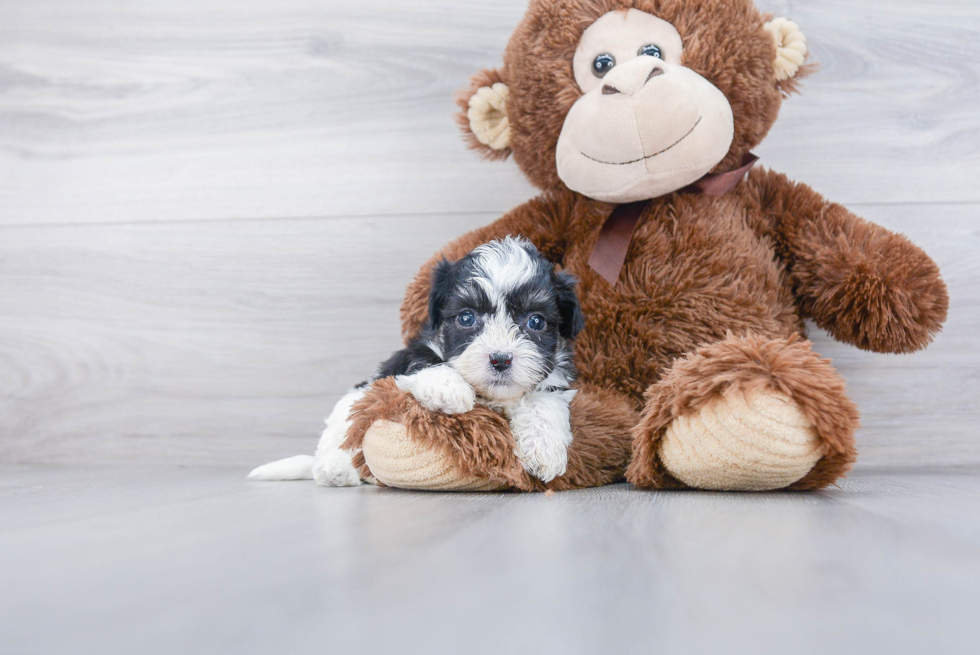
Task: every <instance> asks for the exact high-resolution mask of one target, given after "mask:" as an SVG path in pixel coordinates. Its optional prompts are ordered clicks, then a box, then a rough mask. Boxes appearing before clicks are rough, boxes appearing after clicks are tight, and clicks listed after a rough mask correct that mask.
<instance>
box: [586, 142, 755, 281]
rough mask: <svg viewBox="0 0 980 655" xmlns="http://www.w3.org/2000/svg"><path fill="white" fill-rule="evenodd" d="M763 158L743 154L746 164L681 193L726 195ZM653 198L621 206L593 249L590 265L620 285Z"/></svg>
mask: <svg viewBox="0 0 980 655" xmlns="http://www.w3.org/2000/svg"><path fill="white" fill-rule="evenodd" d="M757 161H759V158H758V157H756V156H755V155H753V154H752V153H749V154H747V155H745V157H743V158H742V165H741V166H740V167H739V168H736V169H735V170H733V171H727V172H725V173H716V174H714V175H705V176H704V177H702V178H701V179H700V180H698V181H697V182H695V183H694V184H691V185H689V186H686V187H684V188H683V189H681V190H680V193H703V194H704V195H706V196H712V197H718V196H723V195H725V194H726V193H728V192H729V191H731V190H732V189H734V188H735V187H737V186H738V184H739V182H741V181H742V180H743V179H744V178H745V175H746V173H748V172H749V171H750V170H751V169H752V167H753V166H755V163H756V162H757ZM649 204H650V201H649V200H640V201H638V202H630V203H626V204H623V205H619V206H617V207H616V208H615V209H614V210H613V211H612V213H611V214H609V218H607V219H606V222H605V223H604V224H603V226H602V231H600V232H599V240H598V241H596V244H595V247H594V248H593V249H592V256H591V257H589V266H590V267H591V268H592V269H593V270H594V271H595V272H596V273H598V274H599V275H601V276H602V278H603V279H604V280H605V281H606V282H608V283H609V284H611V285H612V286H616V281H617V280H619V274H620V273H621V272H622V270H623V264H624V263H625V262H626V253H627V252H628V251H629V248H630V242H631V241H632V240H633V231H634V230H635V229H636V224H637V223H638V222H639V221H640V217H641V216H642V215H643V210H645V209H646V208H647V205H649Z"/></svg>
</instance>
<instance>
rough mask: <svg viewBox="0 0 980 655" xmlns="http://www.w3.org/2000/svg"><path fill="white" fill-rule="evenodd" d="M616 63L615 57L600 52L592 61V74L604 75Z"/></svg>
mask: <svg viewBox="0 0 980 655" xmlns="http://www.w3.org/2000/svg"><path fill="white" fill-rule="evenodd" d="M615 65H616V58H615V57H613V56H612V55H610V54H609V53H605V52H604V53H602V54H601V55H599V56H598V57H596V58H595V60H594V61H593V62H592V74H593V75H595V76H596V77H605V75H606V73H608V72H609V71H611V70H612V69H613V66H615Z"/></svg>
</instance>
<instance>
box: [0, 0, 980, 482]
mask: <svg viewBox="0 0 980 655" xmlns="http://www.w3.org/2000/svg"><path fill="white" fill-rule="evenodd" d="M763 5H764V6H765V7H767V8H769V9H771V10H772V11H774V12H778V13H780V14H783V15H787V16H789V17H791V18H793V19H794V20H796V21H798V22H799V23H800V24H801V25H803V27H804V29H805V31H806V33H807V35H808V37H809V42H810V45H811V47H812V50H813V53H814V55H815V59H816V60H817V61H819V62H820V64H821V68H822V70H821V72H820V73H819V74H818V75H815V76H814V77H813V78H811V79H810V80H808V81H807V82H806V86H805V93H804V95H802V96H800V97H796V98H794V99H792V100H791V101H789V102H787V104H786V105H785V106H784V112H783V117H782V118H781V120H780V122H779V123H778V124H777V126H776V128H775V129H774V130H773V133H772V134H771V135H770V137H769V139H768V140H767V142H766V144H764V146H763V147H762V148H761V149H760V154H761V155H763V161H764V163H765V164H766V165H769V166H772V167H774V168H777V169H780V170H783V171H785V172H787V173H789V174H791V175H792V176H794V177H796V178H797V179H800V180H803V181H806V182H809V183H811V184H812V185H813V186H815V187H816V188H817V189H818V190H820V191H823V192H826V193H827V194H828V196H830V197H831V198H834V199H836V200H841V201H845V202H848V203H850V206H851V207H852V208H853V209H855V211H857V212H858V213H863V214H865V215H866V216H867V217H868V218H870V219H872V220H875V221H878V222H880V223H882V224H883V225H885V226H887V227H891V228H893V229H898V230H900V231H903V232H905V233H907V234H908V235H909V236H910V237H912V239H913V240H915V241H916V242H918V243H920V244H921V245H923V246H924V247H925V248H926V249H927V250H928V251H929V252H930V253H931V254H932V255H933V256H935V258H936V259H937V260H938V261H939V263H940V265H941V266H942V268H943V271H944V274H945V276H946V279H947V281H948V282H949V284H950V287H951V291H952V303H953V305H952V309H951V313H950V320H949V323H948V326H947V329H946V331H945V332H944V333H943V334H942V335H941V336H940V338H939V339H938V340H937V342H936V344H934V345H933V346H932V347H931V348H930V349H929V350H928V351H926V352H925V353H920V354H916V355H912V356H880V355H870V354H867V353H861V352H859V351H856V350H854V349H852V348H849V347H846V346H842V345H840V344H836V343H833V342H831V341H829V340H828V339H827V338H826V337H825V336H823V335H821V334H820V333H819V332H816V333H815V339H816V341H817V346H818V349H819V350H820V351H822V352H823V353H824V354H825V355H828V356H831V357H833V358H834V359H835V362H836V365H837V366H838V367H839V368H840V370H841V371H842V373H843V374H844V375H845V377H846V378H847V379H848V381H849V383H850V388H851V392H852V393H853V395H854V397H855V399H856V400H857V402H858V404H859V405H860V406H861V408H862V410H863V413H864V428H863V429H862V431H861V433H860V435H859V439H860V448H861V452H862V459H861V461H860V464H859V465H860V466H885V465H894V464H915V463H920V462H924V463H933V464H947V463H955V462H978V461H980V445H978V439H977V437H976V425H977V423H978V420H980V407H978V403H977V401H976V400H975V399H976V397H977V395H978V379H977V378H978V375H977V370H980V354H978V349H977V347H976V344H975V339H976V334H978V333H980V271H978V263H977V258H976V255H975V253H976V252H977V247H978V245H980V243H978V241H980V232H978V229H980V228H978V220H977V215H978V212H980V205H978V204H976V203H977V202H978V201H980V195H978V194H980V191H978V188H980V186H978V185H977V184H976V183H975V180H974V178H975V172H976V168H977V166H976V164H977V156H978V146H980V129H978V127H980V112H977V111H976V107H977V106H980V84H978V82H977V80H978V79H980V74H978V73H980V68H978V66H980V63H978V62H980V40H977V39H976V38H974V35H975V33H976V31H977V28H978V27H980V6H978V5H977V4H976V3H975V2H972V1H970V0H956V1H948V0H947V1H944V2H940V3H938V4H937V3H932V4H925V3H921V2H917V1H913V0H896V1H890V2H887V3H886V2H885V1H884V0H866V1H864V2H850V1H846V0H813V1H809V2H805V3H804V2H776V1H772V2H770V1H768V0H767V1H766V2H765V3H763ZM523 9H524V0H506V1H502V2H495V3H475V2H474V3H460V2H456V1H452V2H451V1H450V0H420V1H418V2H400V1H399V2H396V1H395V0H383V1H380V2H374V3H351V2H339V1H335V0H317V1H312V0H307V1H301V0H277V1H276V2H272V0H195V1H194V2H191V1H190V0H174V1H173V2H168V3H156V2H146V1H136V0H134V1H132V2H123V3H121V2H116V1H113V0H92V1H91V2H85V3H73V2H67V1H66V0H32V1H31V2H19V1H16V0H0V461H6V462H64V463H77V464H85V463H94V462H100V461H107V460H108V461H125V460H128V459H130V458H137V457H138V458H142V459H151V458H156V459H163V460H166V461H170V462H217V461H223V462H235V463H237V464H238V465H241V466H248V465H250V464H255V463H259V462H262V461H265V460H266V459H268V458H270V457H274V456H279V455H290V454H294V453H296V452H306V451H308V450H309V449H310V448H311V445H312V442H313V439H314V438H315V435H316V433H317V431H318V427H319V425H320V421H321V419H322V416H323V415H324V413H325V412H326V410H327V409H328V408H329V406H330V404H331V403H332V402H333V401H334V400H335V399H336V398H337V397H338V396H339V395H340V394H341V393H342V392H343V390H345V389H346V388H347V386H348V385H350V384H352V383H354V382H357V381H359V380H360V379H363V378H364V377H365V376H366V375H367V374H368V373H369V372H370V371H371V369H372V368H373V366H374V365H375V364H376V363H377V362H378V361H379V360H380V359H381V358H382V357H383V356H385V355H387V354H388V353H389V352H390V351H391V350H392V349H393V348H395V347H396V346H397V344H398V330H397V306H398V304H399V301H400V299H401V295H402V290H403V288H404V285H405V283H406V282H407V280H408V279H409V278H410V276H411V275H412V274H413V273H414V272H415V270H416V269H417V266H418V265H419V264H420V262H422V261H424V260H425V259H426V258H427V257H428V256H429V255H430V254H431V253H432V252H433V251H434V250H435V249H436V248H437V247H439V246H440V245H441V244H443V243H445V242H446V241H448V240H449V239H451V238H453V237H455V236H457V235H458V234H460V233H462V232H465V231H466V230H469V229H471V228H473V227H476V226H479V225H482V224H485V223H487V222H489V221H491V220H493V219H495V218H496V217H497V216H499V214H500V213H501V212H502V211H504V210H506V209H508V208H510V207H511V206H513V205H515V204H517V203H519V202H521V201H523V200H524V199H526V198H527V197H528V196H530V195H531V194H532V192H533V190H532V189H531V188H530V187H529V185H528V184H527V183H526V182H524V181H523V180H522V178H521V177H520V175H519V173H518V172H517V169H516V167H515V166H514V165H513V163H512V162H511V163H503V164H492V163H486V162H481V161H479V160H478V159H477V158H476V157H475V156H474V155H473V154H472V153H470V152H467V151H466V149H465V148H464V147H463V145H462V142H461V140H460V138H459V135H458V132H457V130H456V127H455V125H454V124H453V122H452V118H451V113H452V111H453V107H452V103H451V101H450V99H451V95H452V92H453V91H454V90H455V89H457V88H459V87H461V86H463V85H464V84H465V82H466V79H467V78H468V76H469V75H470V74H472V73H473V72H475V71H476V70H478V69H479V68H480V67H483V66H492V65H495V64H496V63H497V62H498V61H499V58H500V54H501V51H502V49H503V46H504V44H505V43H506V40H507V37H508V35H509V33H510V31H511V30H512V29H513V26H514V25H515V24H516V23H517V21H518V20H519V19H520V16H521V14H522V12H523ZM246 219H247V220H246Z"/></svg>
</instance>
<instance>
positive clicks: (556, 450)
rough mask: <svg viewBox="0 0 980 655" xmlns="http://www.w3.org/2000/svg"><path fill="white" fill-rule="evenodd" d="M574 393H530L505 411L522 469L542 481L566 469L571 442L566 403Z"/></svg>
mask: <svg viewBox="0 0 980 655" xmlns="http://www.w3.org/2000/svg"><path fill="white" fill-rule="evenodd" d="M574 395H575V392H574V391H571V392H569V391H564V392H555V393H532V394H529V395H528V396H525V397H524V398H522V399H521V401H520V402H519V403H517V404H516V405H515V406H513V407H511V408H510V409H509V411H508V412H507V413H508V415H509V418H510V430H511V432H512V433H513V435H514V439H515V441H516V442H517V449H516V453H517V457H518V459H520V460H521V465H522V466H523V467H524V470H525V471H527V472H528V473H530V474H531V475H533V476H534V477H536V478H538V479H539V480H541V481H542V482H551V481H552V480H554V479H555V478H557V477H558V476H559V475H563V474H564V473H565V470H566V469H567V468H568V446H570V445H571V443H572V431H571V427H570V426H569V411H568V403H569V402H570V401H571V399H572V398H573V397H574Z"/></svg>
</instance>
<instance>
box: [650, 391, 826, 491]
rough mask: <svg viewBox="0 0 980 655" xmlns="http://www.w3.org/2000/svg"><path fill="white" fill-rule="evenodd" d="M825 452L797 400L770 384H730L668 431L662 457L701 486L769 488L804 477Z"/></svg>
mask: <svg viewBox="0 0 980 655" xmlns="http://www.w3.org/2000/svg"><path fill="white" fill-rule="evenodd" d="M822 455H823V452H822V449H821V447H820V439H819V437H818V436H817V434H816V432H815V431H814V429H813V427H812V425H811V424H810V422H809V421H808V420H807V418H806V417H805V416H804V415H803V412H802V411H800V408H799V407H798V406H797V405H796V403H795V402H794V401H793V400H792V399H790V398H789V396H786V395H784V394H781V393H778V392H775V391H772V390H771V389H765V388H763V389H754V390H751V391H748V392H743V391H742V390H741V389H736V390H731V391H729V392H727V393H726V394H725V395H723V396H720V397H718V398H715V399H712V400H711V401H709V402H708V404H706V405H705V406H704V407H702V408H701V409H700V411H698V412H694V413H692V414H689V415H686V416H681V417H680V418H677V419H676V420H674V422H673V423H671V424H670V426H669V427H668V428H667V430H666V431H665V432H664V436H663V438H662V440H661V445H660V459H661V461H662V462H663V464H664V467H665V468H666V469H667V470H668V471H670V473H671V475H673V476H674V477H675V478H677V479H678V480H680V481H681V482H683V483H685V484H687V485H690V486H692V487H696V488H698V489H717V490H744V491H765V490H769V489H781V488H783V487H786V486H789V485H790V484H792V483H794V482H796V481H797V480H799V479H801V478H802V477H803V476H805V475H806V474H807V473H809V472H810V469H812V468H813V467H814V465H815V464H816V463H817V461H818V460H819V459H820V458H821V456H822Z"/></svg>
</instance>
